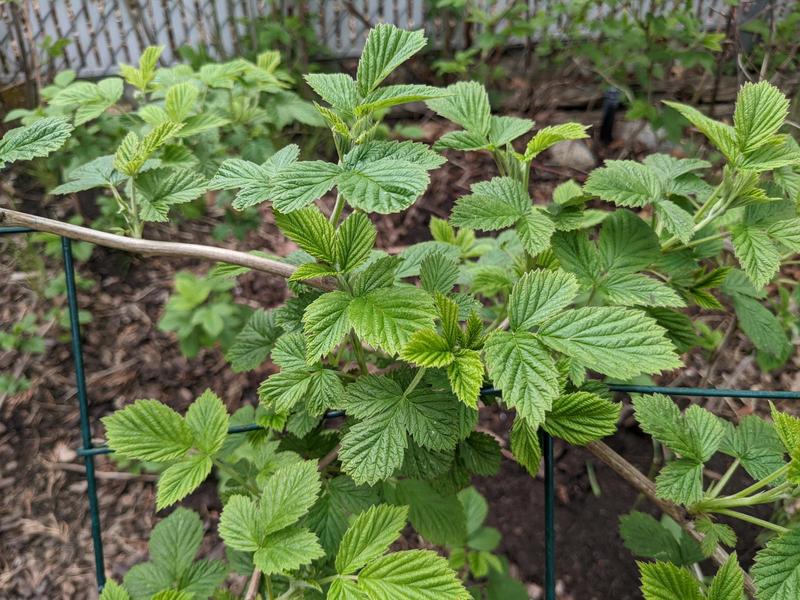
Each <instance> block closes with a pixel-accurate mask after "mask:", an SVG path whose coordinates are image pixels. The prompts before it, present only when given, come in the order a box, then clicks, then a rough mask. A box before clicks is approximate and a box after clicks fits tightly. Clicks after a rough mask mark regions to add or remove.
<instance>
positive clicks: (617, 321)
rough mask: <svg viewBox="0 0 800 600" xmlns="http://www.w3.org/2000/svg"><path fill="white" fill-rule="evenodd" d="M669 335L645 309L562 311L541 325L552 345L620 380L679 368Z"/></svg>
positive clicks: (593, 308) (590, 308) (544, 339)
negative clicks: (666, 334) (640, 310)
mask: <svg viewBox="0 0 800 600" xmlns="http://www.w3.org/2000/svg"><path fill="white" fill-rule="evenodd" d="M665 333H666V332H665V330H664V329H663V328H662V327H660V326H659V325H657V324H656V322H655V321H654V320H653V319H652V318H650V317H647V316H645V314H644V313H642V312H639V311H636V310H631V309H624V308H617V307H594V306H593V307H585V308H578V309H575V310H566V311H563V312H562V313H561V314H560V315H558V316H556V317H554V318H553V319H551V320H550V321H548V322H547V323H544V324H543V325H542V326H541V328H540V329H539V336H540V338H541V339H542V341H544V343H545V344H547V345H548V346H550V347H551V348H553V349H555V350H558V351H559V352H562V353H564V354H566V355H567V356H571V357H573V358H575V359H577V360H578V361H579V362H580V363H581V364H582V365H584V366H586V367H587V368H590V369H592V370H593V371H596V372H598V373H603V374H605V375H608V376H610V377H619V378H622V379H627V378H630V377H634V376H636V375H638V374H640V373H658V372H660V371H662V370H668V369H674V368H677V367H679V366H681V364H682V363H681V361H680V359H679V357H678V356H677V355H676V354H675V350H674V348H673V347H672V344H671V343H670V342H669V340H668V339H667V338H666V336H665Z"/></svg>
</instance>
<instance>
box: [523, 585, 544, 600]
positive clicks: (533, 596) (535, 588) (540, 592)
mask: <svg viewBox="0 0 800 600" xmlns="http://www.w3.org/2000/svg"><path fill="white" fill-rule="evenodd" d="M526 587H527V588H528V589H527V591H528V598H529V599H530V600H539V599H540V598H544V589H543V588H542V586H540V585H536V584H535V583H529V584H528V585H527V586H526Z"/></svg>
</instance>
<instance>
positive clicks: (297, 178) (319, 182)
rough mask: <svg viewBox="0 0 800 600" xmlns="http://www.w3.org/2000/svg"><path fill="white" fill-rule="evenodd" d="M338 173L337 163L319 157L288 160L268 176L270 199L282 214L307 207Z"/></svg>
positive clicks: (328, 188) (326, 190) (326, 188)
mask: <svg viewBox="0 0 800 600" xmlns="http://www.w3.org/2000/svg"><path fill="white" fill-rule="evenodd" d="M340 172H341V167H339V166H338V165H335V164H333V163H329V162H325V161H321V160H312V161H300V162H295V163H292V164H290V165H288V166H287V167H286V168H284V169H283V170H281V171H280V172H279V173H277V174H276V175H275V176H274V177H273V178H272V179H271V184H272V190H271V192H272V202H273V204H274V205H275V208H277V209H278V210H279V211H281V212H284V213H289V212H291V211H293V210H298V209H301V208H303V207H305V206H308V205H309V204H311V203H312V202H314V200H317V199H318V198H320V197H321V196H322V195H324V194H326V193H327V192H328V191H329V190H330V189H331V188H332V187H333V186H334V184H335V183H336V176H337V175H339V173H340Z"/></svg>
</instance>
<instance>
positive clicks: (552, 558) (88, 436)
mask: <svg viewBox="0 0 800 600" xmlns="http://www.w3.org/2000/svg"><path fill="white" fill-rule="evenodd" d="M34 231H35V230H33V229H29V228H27V227H0V235H11V234H23V233H33V232H34ZM61 251H62V256H63V259H64V276H65V278H66V283H67V302H68V306H69V321H70V338H71V345H72V360H73V363H74V370H75V382H76V386H77V390H78V410H79V412H80V427H81V447H80V448H79V449H78V450H77V454H78V455H79V456H81V457H83V460H84V463H85V465H86V483H87V487H86V495H87V500H88V502H89V518H90V522H91V532H92V543H93V546H94V564H95V576H96V579H97V587H98V590H99V591H101V590H102V589H103V586H104V585H105V582H106V574H105V561H104V559H103V539H102V529H101V521H100V511H99V508H98V502H97V478H96V477H95V464H94V457H95V456H98V455H102V454H110V453H112V452H113V450H111V449H110V448H108V447H107V446H94V445H93V444H92V430H91V424H90V421H89V400H88V396H87V393H86V378H85V374H84V369H83V351H82V348H81V332H80V324H79V322H78V296H77V291H76V287H75V265H74V262H73V258H72V241H71V240H70V239H69V238H66V237H61ZM608 387H609V389H610V390H611V391H613V392H620V393H640V394H665V395H668V396H685V397H701V398H719V397H726V398H750V399H761V400H763V399H770V400H800V392H790V391H761V390H738V389H722V388H693V387H664V386H649V385H615V384H612V385H609V386H608ZM481 395H482V396H485V397H492V396H495V397H496V396H500V390H498V389H495V388H487V389H484V390H482V391H481ZM341 416H344V413H343V412H342V411H329V412H328V413H327V414H326V415H325V417H326V418H329V419H330V418H335V417H341ZM258 429H262V427H261V426H259V425H256V424H250V425H241V426H237V427H231V428H230V429H228V433H229V434H238V433H246V432H249V431H255V430H258ZM542 448H543V454H544V477H545V479H544V485H545V508H544V512H545V514H544V526H545V527H544V536H545V537H544V539H545V582H544V584H545V586H544V587H545V600H556V577H555V576H556V539H555V459H554V456H553V438H552V437H550V435H548V434H547V433H545V432H543V433H542Z"/></svg>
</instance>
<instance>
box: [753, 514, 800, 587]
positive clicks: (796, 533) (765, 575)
mask: <svg viewBox="0 0 800 600" xmlns="http://www.w3.org/2000/svg"><path fill="white" fill-rule="evenodd" d="M750 573H751V575H752V577H753V581H754V582H755V584H756V589H757V590H758V598H759V600H794V599H795V598H797V597H798V594H800V529H798V528H793V529H791V530H789V532H788V533H784V534H781V535H777V536H775V537H773V538H772V539H771V540H770V541H768V542H767V545H766V547H764V548H763V549H762V550H759V552H758V553H757V554H756V559H755V564H754V565H753V567H752V569H751V570H750Z"/></svg>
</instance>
